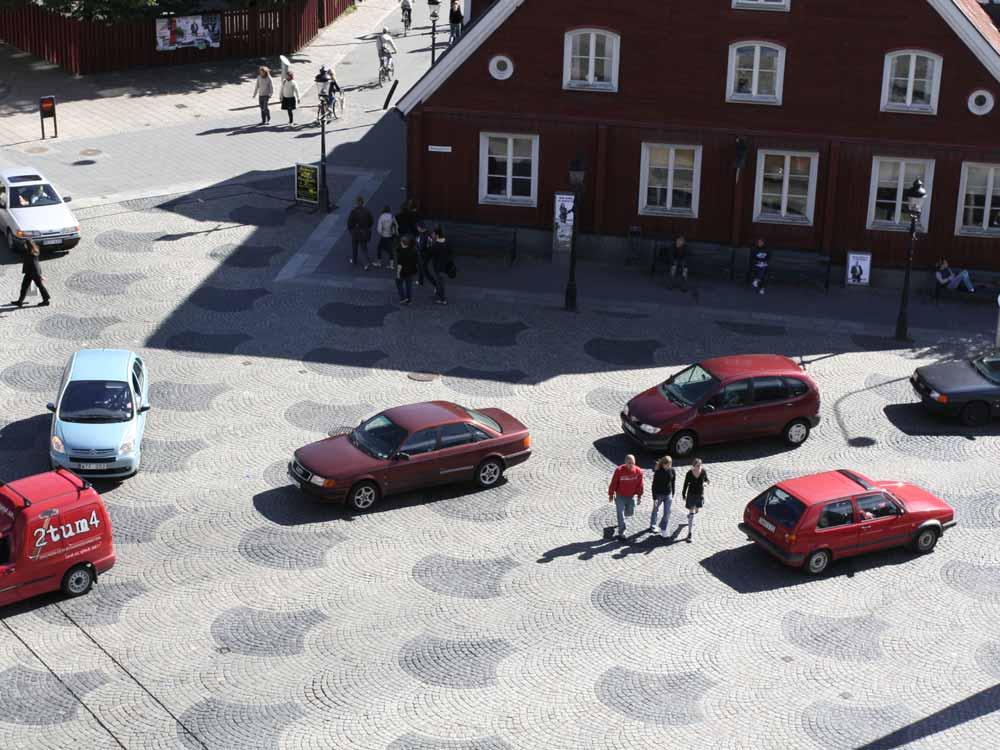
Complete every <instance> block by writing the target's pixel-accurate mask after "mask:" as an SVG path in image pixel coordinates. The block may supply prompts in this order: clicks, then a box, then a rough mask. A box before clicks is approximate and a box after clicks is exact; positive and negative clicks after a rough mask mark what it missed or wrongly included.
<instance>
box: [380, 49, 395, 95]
mask: <svg viewBox="0 0 1000 750" xmlns="http://www.w3.org/2000/svg"><path fill="white" fill-rule="evenodd" d="M395 76H396V63H394V62H393V60H392V55H386V56H385V57H383V58H382V64H381V65H380V66H379V69H378V85H379V88H381V87H382V86H384V85H385V84H386V83H387V82H388V81H391V80H392V79H393V78H394V77H395Z"/></svg>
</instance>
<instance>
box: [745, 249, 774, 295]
mask: <svg viewBox="0 0 1000 750" xmlns="http://www.w3.org/2000/svg"><path fill="white" fill-rule="evenodd" d="M770 265H771V251H770V250H768V249H767V245H766V244H765V243H764V238H763V237H761V238H760V239H758V240H757V244H756V246H755V247H754V249H753V251H752V252H751V253H750V286H752V287H753V288H754V289H756V290H757V294H763V293H764V287H765V286H767V269H768V267H769V266H770Z"/></svg>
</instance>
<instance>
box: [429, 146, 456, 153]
mask: <svg viewBox="0 0 1000 750" xmlns="http://www.w3.org/2000/svg"><path fill="white" fill-rule="evenodd" d="M427 150H428V151H430V152H431V153H432V154H450V153H451V146H428V147H427Z"/></svg>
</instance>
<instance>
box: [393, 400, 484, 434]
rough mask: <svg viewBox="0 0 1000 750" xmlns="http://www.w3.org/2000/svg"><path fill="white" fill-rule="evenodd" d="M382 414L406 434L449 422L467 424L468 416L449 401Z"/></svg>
mask: <svg viewBox="0 0 1000 750" xmlns="http://www.w3.org/2000/svg"><path fill="white" fill-rule="evenodd" d="M383 414H385V416H387V417H388V418H389V419H391V420H392V421H393V422H395V423H396V424H398V425H399V426H400V427H402V428H403V429H405V430H406V431H407V432H414V431H415V430H423V429H426V428H428V427H435V426H437V425H439V424H447V423H449V422H468V421H469V415H468V414H467V413H466V412H465V410H464V409H462V407H460V406H458V405H457V404H453V403H451V402H450V401H423V402H421V403H419V404H407V405H406V406H395V407H393V408H391V409H386V410H385V411H384V412H383Z"/></svg>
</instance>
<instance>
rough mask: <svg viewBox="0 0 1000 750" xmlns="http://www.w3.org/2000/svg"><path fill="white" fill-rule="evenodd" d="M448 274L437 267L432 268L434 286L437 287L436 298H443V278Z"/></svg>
mask: <svg viewBox="0 0 1000 750" xmlns="http://www.w3.org/2000/svg"><path fill="white" fill-rule="evenodd" d="M447 276H448V274H446V273H445V272H444V271H442V270H441V269H439V268H435V269H434V286H435V287H437V298H438V299H444V298H445V296H444V285H445V281H444V280H445V278H446V277H447Z"/></svg>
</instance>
